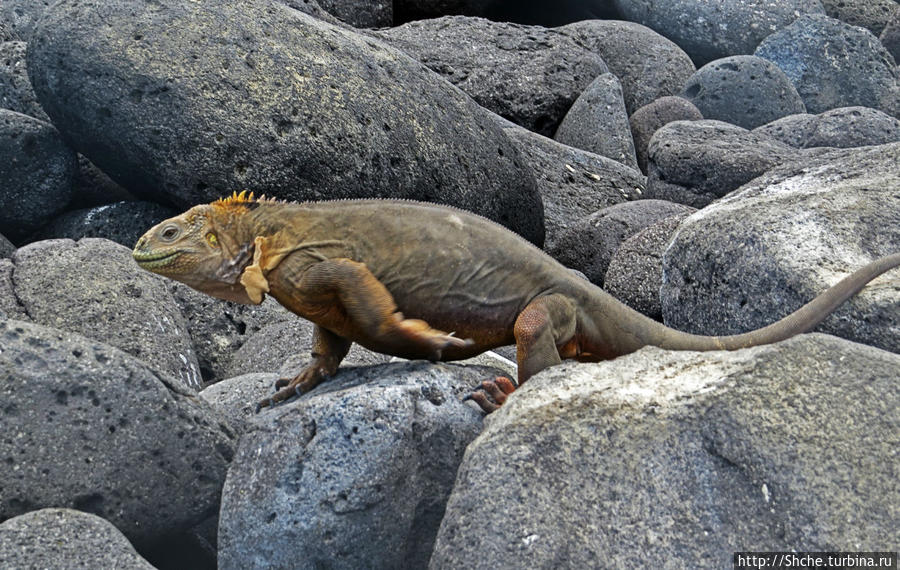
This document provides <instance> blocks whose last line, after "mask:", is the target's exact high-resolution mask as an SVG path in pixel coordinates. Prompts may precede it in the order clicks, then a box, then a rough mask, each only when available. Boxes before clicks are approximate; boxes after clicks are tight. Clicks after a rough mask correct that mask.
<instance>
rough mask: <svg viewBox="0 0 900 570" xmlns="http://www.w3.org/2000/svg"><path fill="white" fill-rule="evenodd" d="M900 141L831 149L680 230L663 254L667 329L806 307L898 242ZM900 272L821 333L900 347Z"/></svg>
mask: <svg viewBox="0 0 900 570" xmlns="http://www.w3.org/2000/svg"><path fill="white" fill-rule="evenodd" d="M898 163H900V143H893V144H888V145H882V146H874V147H864V148H859V149H841V150H834V151H831V152H830V153H829V154H827V155H822V156H820V157H817V158H816V159H815V160H810V161H798V162H797V163H793V164H789V165H784V166H782V167H779V168H776V169H773V170H772V171H771V172H768V173H766V175H765V176H762V177H760V178H758V179H756V180H754V181H752V182H751V183H749V184H747V185H745V186H744V187H742V188H741V189H740V190H738V191H737V192H734V193H733V194H732V195H730V196H728V197H726V198H724V199H722V200H719V201H718V202H717V203H716V204H713V205H710V206H707V207H706V208H704V209H703V210H702V211H700V212H697V213H696V214H694V215H692V216H691V217H689V218H688V219H687V220H685V221H684V222H683V223H682V224H681V226H680V227H679V230H678V233H677V234H676V236H675V238H674V240H673V241H672V244H671V245H670V246H669V248H668V249H667V250H666V253H665V256H664V258H663V271H664V279H663V287H662V291H661V298H662V306H663V315H664V317H665V322H666V324H668V325H669V326H672V327H675V328H677V329H681V330H685V331H688V332H695V333H703V334H731V333H738V332H743V331H748V330H751V329H756V328H759V327H762V326H764V325H767V324H769V323H771V322H774V321H775V320H777V319H779V318H780V317H783V316H785V315H787V314H788V313H790V312H791V311H793V310H794V309H797V308H799V307H800V306H802V305H803V304H804V303H806V302H807V301H810V300H811V299H812V298H813V297H815V296H816V295H818V294H819V293H821V292H822V291H824V290H825V289H826V288H827V287H829V286H830V285H833V284H834V283H836V282H837V281H839V280H840V279H841V278H842V277H845V276H847V275H849V274H850V273H851V272H852V271H854V270H856V269H858V268H859V267H861V266H862V265H864V264H865V263H867V262H869V261H871V260H873V259H875V258H878V257H881V256H885V255H888V254H893V253H897V244H898V243H900V196H898V194H897V191H896V189H897V187H898V185H900V179H898V176H900V172H898V170H897V164H898ZM898 279H900V274H898V272H897V271H892V272H889V273H888V274H886V275H885V276H883V277H881V278H879V279H878V280H877V281H876V282H875V283H873V284H871V285H870V286H868V287H866V288H865V289H864V290H863V291H862V292H861V293H860V294H858V295H856V296H855V297H853V298H851V299H850V300H849V301H848V302H846V303H844V304H843V305H841V306H840V307H839V308H838V309H837V310H835V311H834V313H833V314H832V315H831V316H829V317H828V318H827V319H826V320H825V321H824V322H823V323H822V324H821V325H820V326H819V327H818V328H817V329H816V330H819V331H822V332H828V333H831V334H834V335H837V336H841V337H844V338H847V339H850V340H855V341H857V342H862V343H865V344H870V345H872V346H877V347H880V348H883V349H885V350H891V351H893V352H900V335H897V327H898V326H900V310H898V309H900V305H898V299H900V297H898V295H897V288H898V286H900V281H898Z"/></svg>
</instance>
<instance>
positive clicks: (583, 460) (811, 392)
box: [430, 335, 900, 570]
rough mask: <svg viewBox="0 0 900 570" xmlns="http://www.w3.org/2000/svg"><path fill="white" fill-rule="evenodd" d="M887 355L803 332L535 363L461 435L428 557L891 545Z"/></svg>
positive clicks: (646, 559)
mask: <svg viewBox="0 0 900 570" xmlns="http://www.w3.org/2000/svg"><path fill="white" fill-rule="evenodd" d="M898 367H900V356H898V355H896V354H891V353H889V352H885V351H881V350H878V349H875V348H872V347H866V346H862V345H857V344H854V343H851V342H847V341H844V340H841V339H837V338H834V337H830V336H827V335H802V336H799V337H796V338H794V339H791V340H788V341H785V342H783V343H779V344H775V345H770V346H763V347H758V348H753V349H749V350H742V351H738V352H730V353H729V352H715V353H695V352H667V351H663V350H659V349H655V348H648V349H643V350H641V351H639V352H637V353H635V354H632V355H629V356H626V357H623V358H617V359H615V360H613V361H610V362H605V363H600V364H574V363H572V364H570V363H565V364H563V365H562V366H559V367H555V368H551V369H549V370H546V371H544V372H543V373H541V374H538V375H537V376H535V377H533V378H531V380H529V381H528V383H527V384H525V386H524V387H523V388H521V389H520V390H518V391H517V392H516V393H515V394H513V396H512V397H511V399H510V400H509V401H508V402H507V403H506V405H504V406H503V408H501V410H500V411H499V412H495V413H494V414H492V415H491V416H489V417H488V418H487V419H486V420H485V429H484V432H483V433H482V434H481V435H480V436H479V437H478V438H477V439H476V440H475V441H474V442H473V443H472V444H471V445H470V446H469V447H468V449H467V450H466V454H465V457H464V459H463V462H462V465H461V466H460V470H459V475H458V477H457V481H456V485H455V487H454V489H453V494H452V495H451V497H450V501H449V502H448V504H447V514H446V516H445V517H444V521H443V523H442V524H441V529H440V532H439V533H438V538H437V543H436V545H435V553H434V556H433V557H432V559H431V565H430V568H432V569H435V570H439V569H444V568H476V567H478V568H491V567H497V568H560V567H566V568H606V567H616V568H727V567H728V566H729V565H731V563H732V555H733V553H734V552H736V551H741V550H743V549H745V548H746V549H750V550H758V551H791V550H796V551H847V550H853V551H856V550H869V551H878V550H890V549H891V548H893V547H892V546H891V545H892V544H894V543H895V542H896V538H897V533H896V528H897V525H896V522H897V513H896V510H895V509H894V508H893V506H894V505H896V504H898V501H900V485H898V484H897V478H896V477H895V476H894V467H895V465H896V461H895V459H896V449H897V448H898V446H900V432H898V431H897V429H896V425H897V421H898V420H900V418H898V410H900V398H898V394H900V392H898V390H897V369H898ZM486 481H494V482H496V481H500V482H502V484H500V485H499V487H498V485H491V484H486V483H485V482H486ZM498 489H500V490H498ZM501 490H502V491H501Z"/></svg>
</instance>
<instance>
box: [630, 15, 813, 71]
mask: <svg viewBox="0 0 900 570" xmlns="http://www.w3.org/2000/svg"><path fill="white" fill-rule="evenodd" d="M613 4H615V6H616V7H617V8H618V9H619V10H620V11H621V12H622V14H623V15H624V16H625V18H626V19H627V20H631V21H633V22H638V23H640V24H643V25H645V26H648V27H650V28H652V29H654V30H656V31H658V32H659V33H661V34H662V35H664V36H666V37H667V38H669V39H670V40H672V41H673V42H675V43H676V44H678V46H679V47H681V49H683V50H684V51H686V52H687V53H688V55H690V56H691V59H693V60H694V63H696V64H697V65H698V66H702V65H704V64H706V63H709V62H710V61H712V60H714V59H719V58H720V57H726V56H729V55H742V54H749V53H753V50H754V49H755V48H756V46H757V45H758V44H759V42H760V41H762V40H763V38H765V37H766V36H768V35H769V34H771V33H773V32H775V31H777V30H780V29H782V28H784V27H786V26H788V25H789V24H790V23H791V22H793V21H794V20H795V19H796V18H797V16H799V15H802V14H824V10H823V8H822V5H821V4H820V3H819V0H780V1H778V2H772V1H770V0H721V1H719V2H697V1H696V0H613Z"/></svg>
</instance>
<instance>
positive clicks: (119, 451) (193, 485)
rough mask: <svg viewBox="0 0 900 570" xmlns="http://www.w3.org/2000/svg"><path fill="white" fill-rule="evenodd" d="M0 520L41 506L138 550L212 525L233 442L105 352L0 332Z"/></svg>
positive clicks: (36, 329) (30, 329)
mask: <svg viewBox="0 0 900 570" xmlns="http://www.w3.org/2000/svg"><path fill="white" fill-rule="evenodd" d="M0 338H2V339H3V350H2V351H0V396H2V401H3V416H2V417H3V419H4V424H3V437H0V458H3V461H4V463H5V464H7V465H10V466H15V468H14V469H13V468H9V469H4V470H2V471H0V488H2V489H3V495H2V496H0V520H4V519H7V518H10V517H13V516H16V515H20V514H23V513H26V512H28V511H31V510H35V509H39V508H42V507H46V506H57V507H69V508H74V509H77V510H81V511H86V512H90V513H93V514H95V515H98V516H101V517H103V518H105V519H107V520H109V521H110V522H112V523H113V524H114V525H115V526H116V527H117V528H118V529H119V530H120V531H122V532H123V533H124V534H125V536H127V537H128V538H129V540H131V541H132V542H134V543H135V545H136V546H138V547H139V548H140V547H141V546H147V545H150V544H153V543H155V542H158V541H161V540H163V539H164V538H165V537H166V536H169V535H171V534H174V533H178V532H179V531H183V530H186V529H189V528H190V527H191V526H192V525H194V524H196V523H198V522H200V521H202V520H203V519H204V518H206V517H207V516H209V515H210V514H212V513H214V512H215V511H216V510H217V509H218V506H219V495H220V493H221V490H222V485H223V483H224V480H225V470H226V467H227V466H228V463H229V461H230V460H231V457H232V455H233V452H234V445H235V442H234V435H233V433H232V432H231V429H230V428H229V427H228V426H227V425H225V424H224V423H223V422H222V421H221V420H220V419H219V417H218V416H217V415H216V413H214V411H213V410H212V408H210V407H209V406H208V405H207V404H205V402H200V401H199V400H198V399H197V398H196V395H195V394H194V393H193V392H192V391H186V390H184V389H183V388H181V387H180V385H179V383H177V382H176V381H175V380H174V379H172V378H169V377H166V376H163V375H160V374H159V373H158V372H155V371H154V370H152V369H151V368H150V367H149V366H147V365H146V364H145V363H143V362H141V361H140V360H137V359H136V358H134V357H132V356H130V355H128V354H125V353H124V352H122V351H120V350H118V349H116V348H113V347H112V346H109V345H106V344H102V343H99V342H97V341H94V340H90V339H87V338H84V337H81V336H79V335H76V334H72V333H69V332H64V331H60V330H58V329H53V328H49V327H43V326H39V325H35V324H31V323H26V322H23V321H14V320H5V319H4V320H0Z"/></svg>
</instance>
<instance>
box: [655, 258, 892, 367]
mask: <svg viewBox="0 0 900 570" xmlns="http://www.w3.org/2000/svg"><path fill="white" fill-rule="evenodd" d="M898 266H900V253H895V254H893V255H888V256H887V257H882V258H881V259H877V260H875V261H873V262H871V263H869V264H867V265H865V266H863V267H861V268H860V269H858V270H857V271H855V272H853V273H852V274H851V275H849V276H847V277H845V278H844V279H842V280H841V281H839V282H838V283H836V284H835V285H833V286H832V287H831V288H829V289H827V290H826V291H824V292H823V293H821V294H820V295H819V296H818V297H816V298H815V299H813V300H812V301H810V302H809V303H807V304H805V305H803V306H802V307H800V308H799V309H797V310H796V311H794V312H793V313H791V314H790V315H788V316H786V317H784V318H783V319H781V320H779V321H777V322H775V323H772V324H771V325H768V326H766V327H763V328H760V329H756V330H753V331H750V332H746V333H743V334H735V335H728V336H702V335H694V334H689V333H685V332H681V331H677V330H675V329H672V328H669V327H665V326H660V327H659V328H656V327H653V328H654V329H655V330H652V331H647V332H648V333H649V334H648V338H647V339H646V340H648V341H649V342H648V343H647V344H652V345H654V346H659V347H661V348H667V349H671V350H737V349H740V348H747V347H751V346H759V345H762V344H770V343H773V342H778V341H781V340H784V339H787V338H790V337H792V336H794V335H796V334H800V333H804V332H809V331H811V330H812V329H814V328H815V327H816V326H817V325H818V324H819V323H821V322H822V321H823V320H825V318H826V317H828V315H830V314H831V313H832V312H833V311H834V310H835V309H837V308H838V307H839V306H840V305H841V304H842V303H843V302H844V301H846V300H847V299H849V298H850V297H852V296H853V295H855V294H857V293H858V292H859V291H860V290H861V289H862V288H863V287H865V286H866V284H868V283H869V281H871V280H873V279H875V278H876V277H878V276H879V275H881V274H882V273H884V272H886V271H888V270H890V269H893V268H895V267H898Z"/></svg>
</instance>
